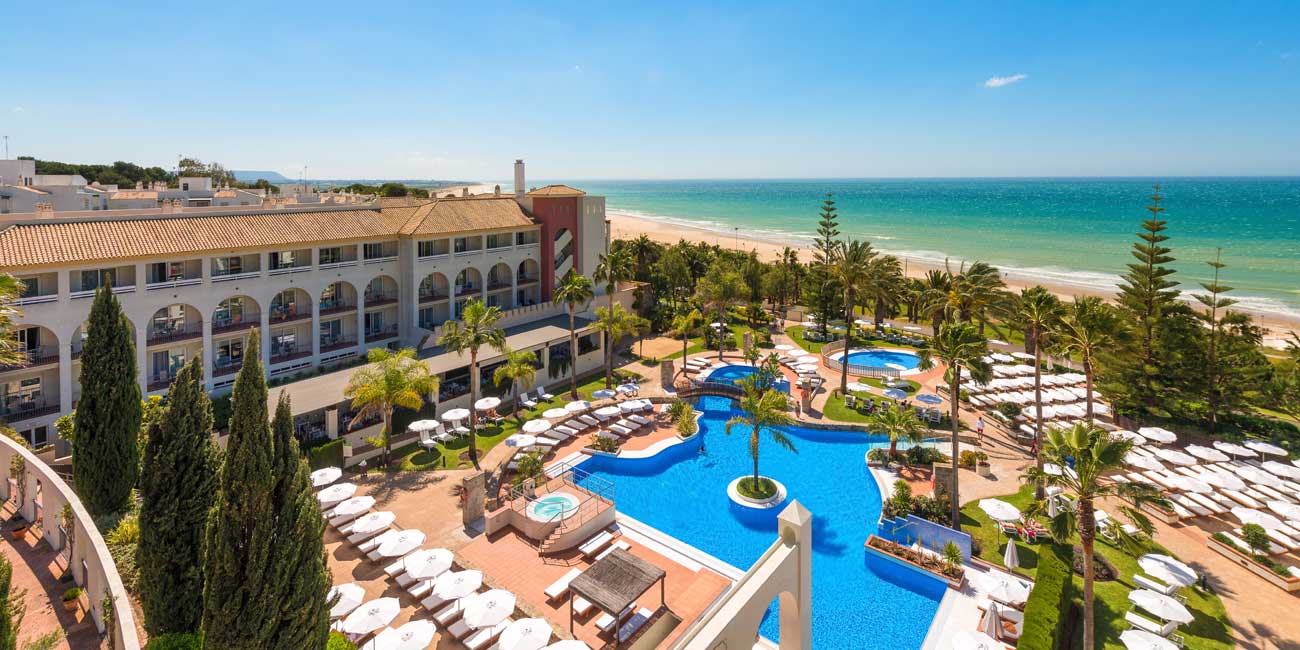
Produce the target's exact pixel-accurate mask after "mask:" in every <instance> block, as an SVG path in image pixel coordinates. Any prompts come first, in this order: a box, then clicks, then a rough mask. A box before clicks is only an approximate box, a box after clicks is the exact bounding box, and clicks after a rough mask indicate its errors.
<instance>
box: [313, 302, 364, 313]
mask: <svg viewBox="0 0 1300 650" xmlns="http://www.w3.org/2000/svg"><path fill="white" fill-rule="evenodd" d="M356 310H357V306H356V305H355V304H349V303H347V302H345V301H342V300H334V301H331V302H322V303H321V304H320V315H321V316H322V317H324V316H332V315H334V314H343V313H346V312H350V311H356Z"/></svg>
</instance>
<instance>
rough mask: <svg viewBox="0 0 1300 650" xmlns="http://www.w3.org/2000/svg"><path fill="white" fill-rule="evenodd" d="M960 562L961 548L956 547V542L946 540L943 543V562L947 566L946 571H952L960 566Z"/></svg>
mask: <svg viewBox="0 0 1300 650" xmlns="http://www.w3.org/2000/svg"><path fill="white" fill-rule="evenodd" d="M961 560H962V557H961V548H960V547H959V546H957V542H954V541H952V540H948V541H947V542H946V543H944V545H943V561H944V563H945V564H947V565H948V569H949V570H954V569H956V568H957V567H959V566H961Z"/></svg>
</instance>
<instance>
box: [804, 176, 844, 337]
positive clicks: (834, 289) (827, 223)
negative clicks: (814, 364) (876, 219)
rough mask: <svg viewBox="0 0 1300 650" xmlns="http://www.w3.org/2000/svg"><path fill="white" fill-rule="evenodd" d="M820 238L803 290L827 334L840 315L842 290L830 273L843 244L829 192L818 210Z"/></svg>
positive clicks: (837, 218)
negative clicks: (831, 323)
mask: <svg viewBox="0 0 1300 650" xmlns="http://www.w3.org/2000/svg"><path fill="white" fill-rule="evenodd" d="M817 216H818V220H817V239H816V240H815V241H814V242H813V262H812V273H811V277H809V281H808V283H807V285H806V286H805V287H804V293H805V294H807V295H808V298H809V300H808V302H809V303H811V304H810V306H811V307H812V311H813V313H814V314H816V316H817V321H818V328H819V329H820V331H821V333H822V336H826V332H827V328H828V327H829V326H830V322H831V320H832V319H834V318H835V317H837V316H838V315H839V300H840V290H839V286H838V284H837V283H836V282H835V277H834V275H833V274H832V273H831V264H833V263H834V261H835V252H836V250H837V249H838V248H839V246H840V241H839V236H840V228H839V214H838V208H836V207H835V200H834V199H832V198H831V195H830V194H827V195H826V198H825V199H824V200H822V209H821V212H820V213H818V215H817Z"/></svg>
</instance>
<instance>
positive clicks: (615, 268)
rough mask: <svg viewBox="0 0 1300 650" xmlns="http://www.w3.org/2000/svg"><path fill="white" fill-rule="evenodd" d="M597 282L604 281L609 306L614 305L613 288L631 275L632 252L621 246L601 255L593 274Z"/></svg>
mask: <svg viewBox="0 0 1300 650" xmlns="http://www.w3.org/2000/svg"><path fill="white" fill-rule="evenodd" d="M593 276H594V278H595V280H596V281H597V282H604V283H605V295H606V296H607V297H608V298H609V307H610V308H611V309H612V308H613V307H614V290H615V289H617V288H618V283H619V282H622V281H623V280H628V279H631V277H632V253H631V251H629V250H628V249H627V248H624V247H622V246H620V247H618V248H615V249H613V250H611V251H609V255H601V256H600V261H599V262H597V263H596V272H595V273H594V274H593Z"/></svg>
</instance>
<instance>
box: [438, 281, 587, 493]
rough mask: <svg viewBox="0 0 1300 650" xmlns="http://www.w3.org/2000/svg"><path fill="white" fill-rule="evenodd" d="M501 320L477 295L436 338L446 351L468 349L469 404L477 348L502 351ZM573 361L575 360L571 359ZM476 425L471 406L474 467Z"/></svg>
mask: <svg viewBox="0 0 1300 650" xmlns="http://www.w3.org/2000/svg"><path fill="white" fill-rule="evenodd" d="M499 320H501V308H500V307H488V306H485V305H484V304H483V301H481V300H479V299H478V298H471V299H470V300H469V302H466V303H465V310H464V311H463V312H461V315H460V320H459V321H450V322H448V323H447V324H446V326H445V327H446V329H445V330H443V334H442V338H440V339H438V345H441V346H443V347H444V348H446V349H447V350H448V351H449V352H462V351H465V350H469V403H470V405H471V406H472V405H473V404H474V402H477V401H478V384H479V378H478V351H479V348H482V347H483V346H485V345H486V346H489V347H491V348H492V349H494V350H496V351H498V352H505V351H506V333H505V331H504V330H502V329H501V328H500V327H497V321H499ZM575 363H576V361H575ZM477 424H478V418H477V413H476V412H475V410H474V409H472V408H471V409H470V410H469V461H470V462H471V463H473V464H474V468H475V469H478V445H476V444H474V436H476V435H477V431H476V426H477Z"/></svg>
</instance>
